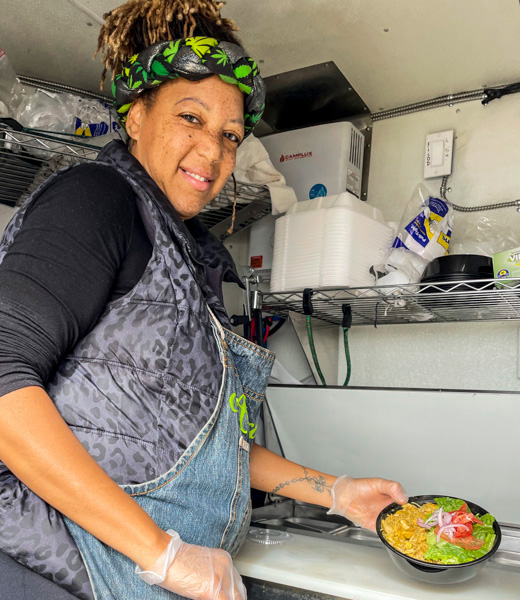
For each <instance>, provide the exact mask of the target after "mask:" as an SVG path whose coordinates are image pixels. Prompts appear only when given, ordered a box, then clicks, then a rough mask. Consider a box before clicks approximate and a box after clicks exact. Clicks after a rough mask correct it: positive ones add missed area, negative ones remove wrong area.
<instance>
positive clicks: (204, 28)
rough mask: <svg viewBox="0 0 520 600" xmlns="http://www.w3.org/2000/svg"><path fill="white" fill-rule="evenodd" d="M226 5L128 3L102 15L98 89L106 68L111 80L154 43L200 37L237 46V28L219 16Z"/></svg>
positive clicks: (167, 0) (191, 0) (158, 0)
mask: <svg viewBox="0 0 520 600" xmlns="http://www.w3.org/2000/svg"><path fill="white" fill-rule="evenodd" d="M224 4H225V2H219V1H218V0H128V2H126V3H125V4H123V5H122V6H119V7H118V8H116V9H114V10H112V11H110V12H109V13H106V14H105V15H103V18H104V19H105V23H104V25H103V26H102V28H101V31H100V33H99V38H98V47H97V50H96V54H97V53H98V52H99V51H102V52H103V63H104V69H103V74H102V75H101V87H103V83H104V81H105V77H106V73H107V71H108V69H111V71H112V78H113V77H114V76H115V75H117V74H118V73H119V72H120V71H121V70H122V68H123V62H124V61H125V60H127V59H128V58H129V57H131V56H132V55H134V54H136V53H138V52H141V50H144V49H145V48H147V47H148V46H151V45H152V44H156V43H157V42H164V41H167V40H174V39H178V38H186V37H192V36H198V35H203V36H207V37H213V38H216V39H218V40H220V41H222V42H231V43H233V44H238V45H240V42H239V40H238V39H237V38H236V36H235V35H234V33H233V32H234V31H238V27H237V26H236V25H235V23H233V21H231V20H230V19H225V18H223V17H222V16H221V15H220V10H221V9H222V7H223V6H224Z"/></svg>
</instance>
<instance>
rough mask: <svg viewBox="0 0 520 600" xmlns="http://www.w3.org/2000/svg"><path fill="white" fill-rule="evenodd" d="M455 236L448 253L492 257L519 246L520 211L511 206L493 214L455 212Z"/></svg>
mask: <svg viewBox="0 0 520 600" xmlns="http://www.w3.org/2000/svg"><path fill="white" fill-rule="evenodd" d="M455 227H456V237H455V236H454V238H453V240H452V242H451V244H450V254H481V255H484V256H493V254H497V253H498V252H504V251H505V250H509V249H510V248H517V247H519V246H520V213H518V212H517V211H516V210H515V209H513V208H507V209H502V210H500V211H493V212H492V213H486V214H485V215H483V214H481V213H456V215H455Z"/></svg>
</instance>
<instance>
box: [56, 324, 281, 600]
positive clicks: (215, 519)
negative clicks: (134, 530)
mask: <svg viewBox="0 0 520 600" xmlns="http://www.w3.org/2000/svg"><path fill="white" fill-rule="evenodd" d="M211 319H212V327H213V333H214V335H215V338H216V340H217V343H218V346H219V353H220V359H221V361H222V364H223V368H224V369H223V377H222V383H221V387H220V393H219V398H218V402H217V405H216V407H215V410H214V412H213V414H212V415H211V417H210V419H209V420H208V421H207V423H206V424H205V425H204V427H203V428H202V429H201V431H200V432H199V433H198V435H197V436H196V437H195V439H194V440H193V442H192V443H191V445H190V446H189V447H188V448H187V450H186V451H185V452H184V454H183V455H182V456H181V458H180V459H179V460H178V461H177V463H176V464H175V465H174V466H173V467H172V468H171V469H170V470H169V471H168V472H166V473H164V474H163V475H161V476H160V477H158V478H156V479H154V480H153V481H148V482H146V483H142V484H138V485H123V486H121V487H122V488H123V489H124V490H125V491H126V492H127V493H128V494H130V495H131V496H132V497H133V498H134V499H135V500H136V502H137V503H138V504H139V505H140V506H141V507H142V508H143V509H144V510H145V511H146V512H147V513H148V514H149V515H150V516H151V517H152V519H153V520H154V521H155V523H157V525H158V526H159V527H160V528H161V529H163V530H167V529H174V530H175V531H177V532H178V533H179V535H180V536H181V539H182V540H183V541H184V542H187V543H190V544H197V545H200V546H206V547H209V548H222V549H224V550H227V551H228V552H229V553H230V554H231V555H232V556H233V555H235V554H236V553H237V552H238V550H239V549H240V547H241V546H242V544H243V542H244V540H245V537H246V535H247V532H248V530H249V524H250V519H251V500H250V483H249V452H250V450H251V447H252V444H253V439H254V436H255V433H256V428H257V424H258V419H259V418H260V409H261V403H262V400H263V398H264V392H265V388H266V386H267V379H268V377H269V374H270V372H271V368H272V365H273V362H274V355H273V354H272V353H271V352H269V351H268V350H266V349H265V348H261V347H259V346H256V345H255V344H252V343H251V342H248V341H247V340H245V339H243V338H241V337H240V336H238V335H236V334H234V333H233V332H231V331H228V330H224V329H223V328H222V326H221V325H220V323H218V321H217V320H216V319H215V317H213V315H211ZM65 522H66V524H67V527H68V529H69V531H70V533H71V535H72V537H73V538H74V540H75V542H76V544H77V546H78V548H79V550H80V553H81V555H82V558H83V560H84V562H85V565H86V568H87V572H88V575H89V578H90V582H91V584H92V588H93V590H94V595H95V598H96V600H123V599H124V600H162V599H164V600H173V599H179V600H180V599H181V598H182V596H179V595H177V594H172V593H171V592H168V591H166V590H163V589H162V588H159V587H158V586H149V585H148V584H146V583H144V582H143V581H141V579H140V578H139V577H138V576H137V575H136V573H135V564H134V563H133V562H132V561H131V560H130V559H129V558H127V557H126V556H124V555H123V554H121V553H119V552H117V551H116V550H114V549H113V548H110V547H109V546H107V545H105V544H103V543H102V542H100V541H99V540H98V539H97V538H95V537H94V536H92V535H91V534H90V533H88V532H87V531H85V530H84V529H83V528H81V527H80V526H79V525H77V524H76V523H74V522H73V521H71V520H70V519H67V518H65Z"/></svg>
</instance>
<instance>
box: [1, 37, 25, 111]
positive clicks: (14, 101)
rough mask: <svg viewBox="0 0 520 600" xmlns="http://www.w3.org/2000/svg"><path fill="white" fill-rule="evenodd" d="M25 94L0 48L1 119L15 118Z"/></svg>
mask: <svg viewBox="0 0 520 600" xmlns="http://www.w3.org/2000/svg"><path fill="white" fill-rule="evenodd" d="M24 93H25V89H24V88H23V86H22V85H21V84H20V82H19V80H18V78H17V77H16V73H15V71H14V69H13V67H12V65H11V63H10V62H9V59H8V58H7V54H6V53H5V52H4V51H3V50H2V48H0V117H14V116H15V111H16V108H17V106H18V105H19V104H20V102H21V100H22V97H23V94H24Z"/></svg>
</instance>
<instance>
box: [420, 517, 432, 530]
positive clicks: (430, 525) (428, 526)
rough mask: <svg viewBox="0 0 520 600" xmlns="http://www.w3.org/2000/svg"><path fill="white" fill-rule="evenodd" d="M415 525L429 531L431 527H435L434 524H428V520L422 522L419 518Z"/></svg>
mask: <svg viewBox="0 0 520 600" xmlns="http://www.w3.org/2000/svg"><path fill="white" fill-rule="evenodd" d="M417 525H420V526H421V527H425V528H426V529H428V530H430V529H431V528H432V527H435V523H428V520H427V521H423V520H422V519H421V518H417Z"/></svg>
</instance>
